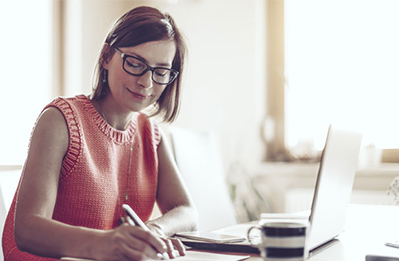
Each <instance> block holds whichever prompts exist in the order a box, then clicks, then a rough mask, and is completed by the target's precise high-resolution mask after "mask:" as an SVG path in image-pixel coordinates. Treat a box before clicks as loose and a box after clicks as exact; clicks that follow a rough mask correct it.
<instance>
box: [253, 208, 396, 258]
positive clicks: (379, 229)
mask: <svg viewBox="0 0 399 261" xmlns="http://www.w3.org/2000/svg"><path fill="white" fill-rule="evenodd" d="M387 239H397V240H399V206H378V205H350V206H349V209H348V215H347V220H346V225H345V232H344V233H342V234H341V235H340V236H339V237H338V240H337V241H336V242H334V243H331V244H329V245H327V246H326V247H324V249H322V250H321V251H319V252H316V253H314V254H312V255H311V256H310V258H309V259H308V260H309V261H364V260H365V256H366V255H367V254H383V255H388V256H389V255H391V256H395V257H399V249H397V248H392V247H386V246H384V243H385V241H386V240H387ZM248 260H249V261H261V260H262V258H260V257H251V258H250V259H248Z"/></svg>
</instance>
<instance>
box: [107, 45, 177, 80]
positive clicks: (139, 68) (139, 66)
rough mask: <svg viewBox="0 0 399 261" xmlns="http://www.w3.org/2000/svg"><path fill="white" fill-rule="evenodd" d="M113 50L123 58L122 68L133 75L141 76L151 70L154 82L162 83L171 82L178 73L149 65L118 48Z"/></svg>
mask: <svg viewBox="0 0 399 261" xmlns="http://www.w3.org/2000/svg"><path fill="white" fill-rule="evenodd" d="M115 50H116V51H117V52H118V53H119V54H120V55H121V57H122V59H123V70H124V71H125V72H127V73H128V74H131V75H134V76H142V75H144V74H145V73H146V72H148V71H151V75H152V76H151V78H152V80H153V81H154V82H155V83H158V84H162V85H169V84H171V83H172V82H173V81H174V80H175V79H176V78H177V76H178V75H179V72H178V71H176V70H173V69H169V68H165V67H151V66H149V65H148V64H147V63H146V62H144V61H143V60H142V59H140V58H137V57H135V56H132V55H127V54H125V53H122V52H121V51H120V50H119V49H118V48H115Z"/></svg>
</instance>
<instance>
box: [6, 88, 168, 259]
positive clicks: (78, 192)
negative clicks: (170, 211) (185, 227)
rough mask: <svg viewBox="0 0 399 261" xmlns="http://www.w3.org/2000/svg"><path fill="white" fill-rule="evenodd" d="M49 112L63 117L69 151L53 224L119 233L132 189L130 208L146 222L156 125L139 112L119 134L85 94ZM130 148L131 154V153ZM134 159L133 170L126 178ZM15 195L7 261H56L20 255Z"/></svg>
mask: <svg viewBox="0 0 399 261" xmlns="http://www.w3.org/2000/svg"><path fill="white" fill-rule="evenodd" d="M49 107H55V108H58V109H59V110H60V111H61V112H62V114H63V116H64V118H65V121H66V123H67V126H68V131H69V148H68V151H67V153H66V156H65V158H64V160H63V163H62V167H61V171H60V174H59V186H58V195H57V200H56V204H55V208H54V213H53V219H54V220H58V221H61V222H64V223H66V224H70V225H75V226H83V227H89V228H95V229H102V230H109V229H112V228H115V227H116V226H118V220H119V218H120V217H121V216H123V210H122V206H121V204H123V203H125V198H124V195H125V192H126V189H127V186H128V187H129V188H128V192H129V199H128V202H127V203H128V204H129V205H130V206H131V207H132V208H133V209H134V210H135V211H136V213H137V214H138V215H139V217H140V218H141V219H142V220H144V221H147V220H148V219H149V218H150V216H151V213H152V210H153V207H154V203H155V197H156V192H157V183H158V156H157V148H158V145H159V142H160V134H159V130H158V126H157V125H156V124H154V123H153V122H152V121H151V120H149V119H148V117H147V115H145V114H142V113H136V114H135V115H134V117H133V119H132V121H131V123H130V125H129V126H128V127H127V129H126V130H124V131H119V130H116V129H114V128H113V127H112V126H110V125H109V124H108V123H107V122H106V121H105V120H104V119H103V118H102V117H101V115H100V114H99V113H98V112H97V111H96V109H95V108H94V106H93V105H92V104H91V102H90V100H89V98H88V97H86V96H84V95H79V96H76V97H71V98H57V99H55V100H54V101H52V102H51V103H50V104H49V105H47V106H46V107H45V108H44V109H46V108H49ZM131 146H132V147H133V151H132V153H131V154H130V148H131ZM130 155H132V159H131V170H130V173H128V172H129V156H130ZM23 172H24V171H22V173H23ZM128 175H129V177H128ZM127 181H128V184H127ZM17 194H18V189H17V191H16V193H15V196H14V199H13V202H12V204H11V207H10V210H9V213H8V216H7V219H6V222H5V227H4V232H3V240H2V243H3V252H4V257H5V260H13V261H16V260H24V261H27V260H32V261H33V260H35V261H44V260H55V259H51V258H43V257H38V256H35V255H32V254H28V253H25V252H21V251H19V249H18V248H17V246H16V244H15V239H14V217H15V207H16V204H18V202H17Z"/></svg>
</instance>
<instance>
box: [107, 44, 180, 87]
mask: <svg viewBox="0 0 399 261" xmlns="http://www.w3.org/2000/svg"><path fill="white" fill-rule="evenodd" d="M114 49H115V50H116V51H117V52H118V53H119V54H120V55H121V57H122V59H123V63H122V68H123V70H124V71H125V72H127V73H128V74H130V75H133V76H143V75H144V74H146V73H147V72H148V71H151V79H152V80H153V81H154V82H155V83H157V84H160V85H169V84H171V83H172V82H173V81H174V80H176V78H177V76H178V75H179V71H176V70H174V69H171V68H166V67H152V66H149V65H148V64H147V63H146V62H145V61H143V59H141V58H139V57H136V56H133V55H128V54H125V53H124V52H122V51H121V50H119V49H118V48H116V47H114ZM129 57H131V58H134V59H137V60H139V61H140V62H142V63H143V64H145V66H147V68H145V69H144V71H143V72H141V73H138V74H136V73H132V72H129V71H128V70H126V68H125V64H126V59H127V58H129ZM156 69H162V70H168V71H171V72H172V73H171V74H170V75H171V77H170V78H169V82H167V83H161V82H158V81H156V80H155V79H154V71H155V70H156Z"/></svg>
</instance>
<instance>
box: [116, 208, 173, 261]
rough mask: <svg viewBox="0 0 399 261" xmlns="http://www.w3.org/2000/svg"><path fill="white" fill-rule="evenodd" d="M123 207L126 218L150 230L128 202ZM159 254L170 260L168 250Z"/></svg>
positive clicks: (135, 224) (134, 224) (130, 222)
mask: <svg viewBox="0 0 399 261" xmlns="http://www.w3.org/2000/svg"><path fill="white" fill-rule="evenodd" d="M122 208H123V210H124V211H125V213H126V218H127V221H128V222H129V224H130V225H132V226H139V227H141V228H142V229H144V230H145V231H150V229H149V228H148V227H147V226H146V224H144V222H143V221H142V220H141V219H140V217H139V216H138V215H137V214H136V212H134V210H133V209H132V208H131V207H130V206H129V205H128V204H123V205H122ZM158 256H159V257H161V258H163V259H167V260H169V256H168V254H167V253H166V252H165V253H158Z"/></svg>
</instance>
